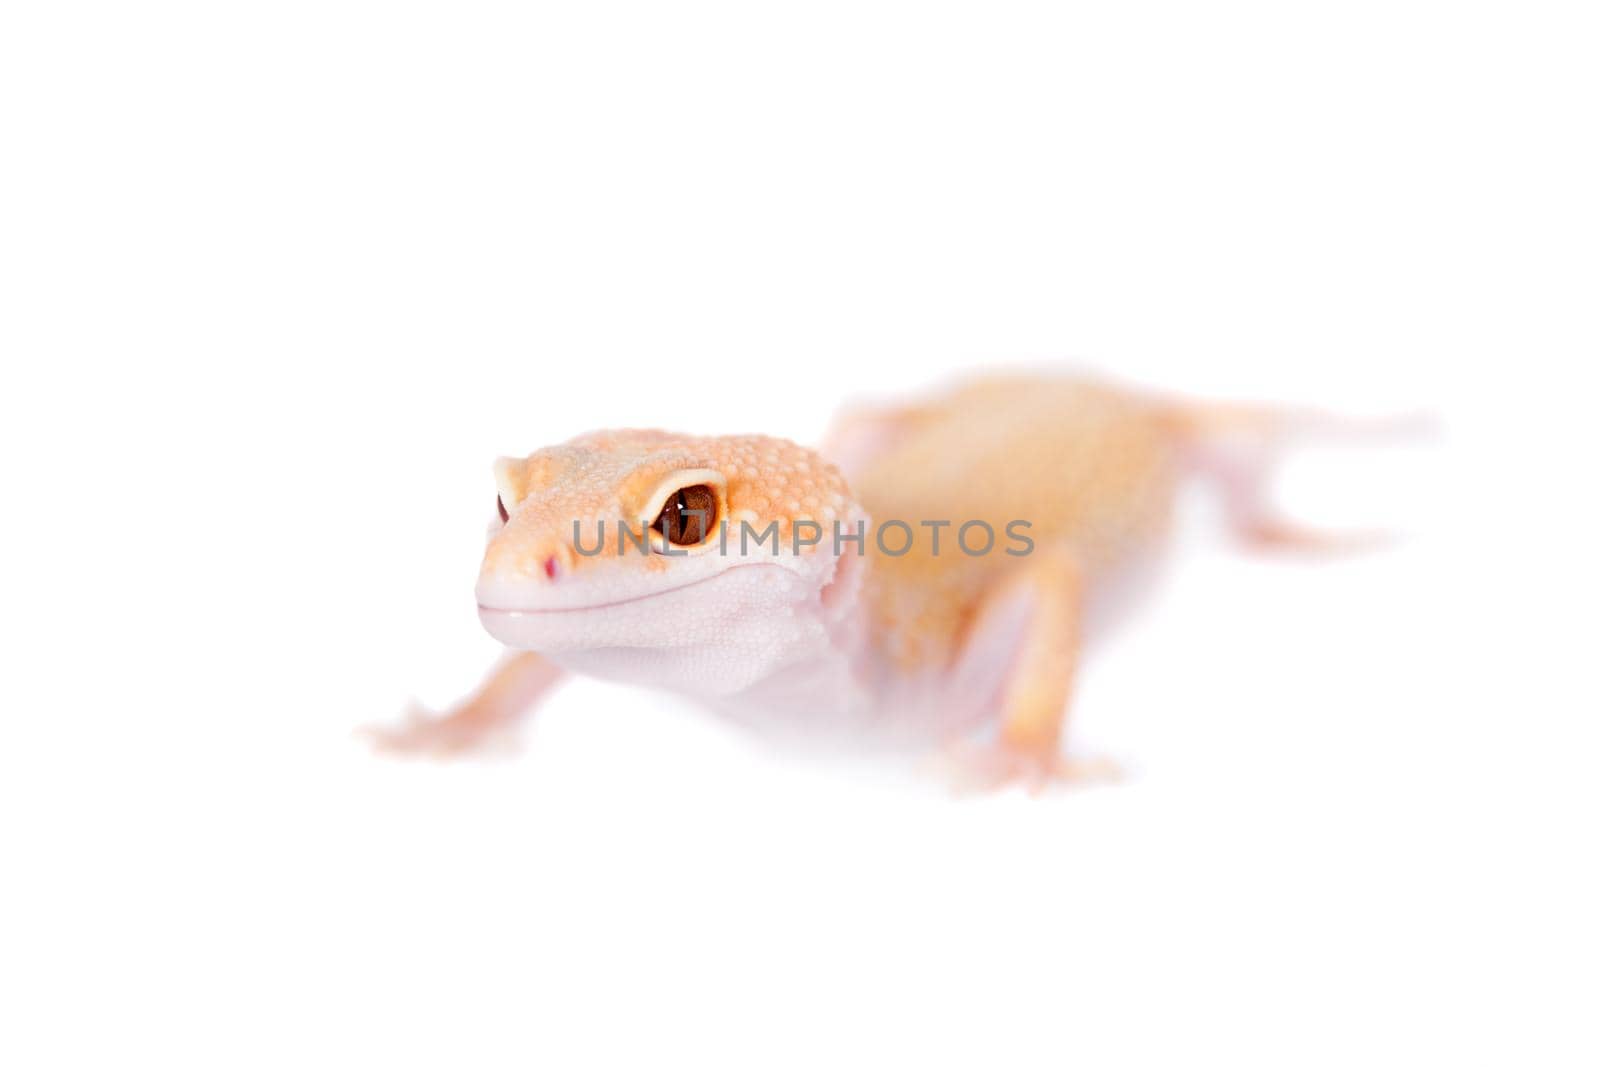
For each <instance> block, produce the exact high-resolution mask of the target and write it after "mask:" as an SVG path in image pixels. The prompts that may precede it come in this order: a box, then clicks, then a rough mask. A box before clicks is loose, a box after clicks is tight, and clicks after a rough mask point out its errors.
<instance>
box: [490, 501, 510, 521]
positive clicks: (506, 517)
mask: <svg viewBox="0 0 1600 1067" xmlns="http://www.w3.org/2000/svg"><path fill="white" fill-rule="evenodd" d="M494 506H495V507H497V508H499V509H500V521H501V522H510V521H511V513H510V512H508V511H506V502H505V501H504V500H501V499H500V498H499V497H495V498H494Z"/></svg>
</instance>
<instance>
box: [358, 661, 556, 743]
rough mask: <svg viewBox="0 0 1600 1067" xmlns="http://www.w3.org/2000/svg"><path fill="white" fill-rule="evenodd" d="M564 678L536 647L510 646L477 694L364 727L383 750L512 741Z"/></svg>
mask: <svg viewBox="0 0 1600 1067" xmlns="http://www.w3.org/2000/svg"><path fill="white" fill-rule="evenodd" d="M560 678H561V669H560V668H559V667H557V666H556V665H555V664H553V663H551V662H550V661H549V660H547V659H544V658H542V657H541V656H538V655H536V654H535V653H532V652H508V653H507V654H506V655H504V656H503V657H501V659H500V662H499V663H497V664H496V665H495V667H494V669H493V670H492V671H490V673H489V676H488V677H487V678H485V679H484V681H483V684H482V685H480V686H479V687H478V688H477V690H476V691H475V692H473V693H472V695H471V696H469V697H467V698H466V699H465V700H463V701H461V703H459V704H457V705H456V706H455V707H453V708H451V709H450V710H449V711H448V712H445V713H444V714H442V715H434V714H430V713H428V712H426V711H424V710H422V709H420V708H412V709H411V711H410V712H409V713H408V715H407V716H406V720H405V721H404V722H402V723H400V724H399V725H397V726H371V727H367V728H366V729H365V730H364V731H363V733H364V734H365V735H366V736H367V737H369V738H371V740H372V742H373V745H374V746H375V747H376V748H377V749H378V750H379V751H380V752H392V753H399V754H402V755H412V756H434V757H440V758H443V757H449V756H459V755H464V754H467V753H470V752H482V751H486V750H488V749H491V748H494V747H497V746H501V745H505V744H506V743H507V742H509V740H510V737H511V733H512V730H513V728H514V727H515V726H516V724H517V723H518V722H520V721H521V720H522V719H523V718H524V717H525V716H526V715H527V714H528V712H529V711H531V710H532V709H533V707H534V705H535V704H537V703H538V702H539V700H540V698H541V697H543V696H544V695H545V693H546V692H548V691H549V689H550V687H551V686H553V685H554V684H555V683H556V682H557V681H559V680H560Z"/></svg>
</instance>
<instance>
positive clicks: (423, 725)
mask: <svg viewBox="0 0 1600 1067" xmlns="http://www.w3.org/2000/svg"><path fill="white" fill-rule="evenodd" d="M357 732H358V734H359V736H361V737H363V738H364V739H366V740H367V741H368V742H370V743H371V745H372V747H373V748H374V749H375V750H376V751H378V752H382V753H384V754H386V755H396V756H426V757H431V758H433V759H452V758H455V757H458V756H479V755H504V754H510V753H512V752H515V751H516V749H517V747H518V745H517V739H516V736H515V734H514V733H513V731H512V730H511V727H510V724H508V723H504V722H495V721H486V720H485V718H484V717H483V716H480V715H474V714H471V712H470V710H469V709H462V710H460V711H456V712H452V713H451V714H448V715H436V714H434V713H432V712H429V711H427V710H426V709H425V708H422V707H420V706H419V705H416V704H413V705H411V706H410V707H409V708H407V709H406V716H405V719H404V720H403V721H402V722H400V723H398V724H397V725H392V726H390V725H383V726H376V725H375V726H366V727H363V728H361V729H360V730H359V731H357Z"/></svg>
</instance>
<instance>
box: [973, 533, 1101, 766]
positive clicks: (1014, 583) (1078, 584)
mask: <svg viewBox="0 0 1600 1067" xmlns="http://www.w3.org/2000/svg"><path fill="white" fill-rule="evenodd" d="M1019 597H1020V598H1022V601H1023V602H1022V604H1021V605H1020V606H1021V607H1022V609H1023V622H1022V624H1021V628H1020V631H1019V634H1020V639H1019V640H1018V642H1017V643H1016V647H1015V648H1014V649H1013V650H1012V658H1011V663H1010V667H1009V670H1008V671H1007V673H1006V678H1005V682H1004V685H1003V687H1002V691H1001V698H1000V699H1001V716H1000V727H999V733H998V736H997V737H996V738H995V739H994V740H993V741H991V742H982V743H980V742H969V743H963V744H961V745H959V746H957V747H955V748H953V749H952V750H950V752H949V753H948V755H949V756H950V757H951V762H952V763H953V764H954V772H955V773H954V784H955V785H956V786H957V787H958V788H966V789H972V788H979V789H995V788H1000V787H1003V786H1006V785H1010V784H1013V783H1022V784H1024V785H1026V786H1027V787H1029V788H1030V789H1033V790H1039V789H1042V788H1044V787H1045V786H1047V785H1050V784H1063V783H1085V782H1096V781H1108V780H1112V779H1115V778H1117V777H1119V776H1120V772H1119V771H1118V769H1117V768H1116V766H1115V765H1114V764H1113V763H1111V762H1110V761H1109V760H1085V759H1079V758H1074V757H1068V756H1066V755H1063V754H1062V751H1061V739H1062V729H1063V727H1064V725H1065V722H1066V716H1067V708H1068V703H1069V701H1070V699H1071V695H1072V684H1073V679H1074V677H1075V675H1076V674H1077V667H1078V647H1079V628H1080V615H1081V611H1082V603H1083V580H1082V574H1081V571H1080V569H1079V567H1078V564H1077V561H1076V560H1075V559H1074V558H1073V557H1072V555H1071V554H1070V553H1069V552H1067V551H1065V550H1045V551H1043V552H1041V554H1040V555H1039V556H1038V557H1036V558H1034V559H1032V560H1030V561H1028V563H1027V564H1025V565H1024V566H1023V567H1022V568H1020V570H1019V571H1018V572H1017V573H1016V574H1015V575H1014V576H1013V577H1012V578H1011V579H1009V580H1008V581H1007V582H1006V583H1005V585H1004V586H1002V587H1001V588H1000V589H998V590H996V591H995V592H994V593H993V594H991V595H990V597H989V598H988V599H987V600H986V602H985V604H984V605H983V606H982V607H981V608H980V612H979V614H980V623H979V626H978V627H977V628H975V629H977V630H981V628H982V621H981V620H982V617H983V616H986V615H994V614H997V613H1001V612H1005V611H1008V610H1015V608H1016V607H1018V606H1019V605H1018V602H1017V599H1016V598H1019Z"/></svg>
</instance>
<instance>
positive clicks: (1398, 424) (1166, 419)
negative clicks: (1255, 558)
mask: <svg viewBox="0 0 1600 1067" xmlns="http://www.w3.org/2000/svg"><path fill="white" fill-rule="evenodd" d="M1157 410H1158V415H1159V418H1160V420H1161V421H1162V423H1163V425H1164V426H1165V427H1166V429H1167V431H1168V432H1169V433H1170V434H1171V436H1172V438H1173V440H1174V442H1175V443H1176V446H1177V448H1178V451H1179V454H1180V455H1181V456H1182V457H1183V458H1184V460H1185V461H1186V462H1187V464H1188V465H1189V467H1190V469H1191V470H1192V472H1193V473H1195V474H1196V475H1197V476H1198V477H1200V478H1201V479H1203V480H1205V481H1207V482H1209V483H1210V484H1211V485H1213V486H1214V487H1215V488H1216V490H1217V492H1218V493H1219V495H1220V496H1221V499H1222V505H1223V509H1224V514H1225V515H1226V517H1227V520H1228V524H1229V526H1230V528H1231V529H1232V530H1233V532H1234V534H1235V535H1236V536H1237V537H1238V539H1239V541H1240V542H1241V543H1242V544H1244V545H1245V546H1246V547H1249V548H1254V549H1266V550H1295V551H1306V552H1314V553H1320V554H1338V553H1348V552H1359V551H1367V550H1370V549H1373V548H1379V547H1383V546H1386V545H1388V544H1391V543H1392V542H1393V541H1394V540H1395V537H1394V535H1393V534H1391V533H1388V532H1384V531H1374V530H1365V531H1359V530H1346V531H1334V530H1321V529H1316V528H1313V527H1309V526H1305V525H1302V524H1300V523H1297V522H1295V521H1293V520H1292V519H1289V518H1287V517H1285V516H1283V515H1282V514H1280V513H1279V512H1278V510H1277V509H1276V508H1275V507H1274V506H1273V504H1272V502H1271V493H1270V488H1271V477H1272V473H1273V470H1274V469H1275V467H1276V466H1277V463H1278V460H1279V459H1280V457H1281V456H1282V454H1283V452H1284V450H1285V449H1286V448H1287V447H1289V446H1290V445H1292V444H1294V443H1297V442H1300V441H1305V440H1321V441H1337V442H1340V443H1349V444H1363V445H1367V444H1393V443H1398V442H1401V441H1409V440H1417V439H1419V438H1425V437H1431V436H1433V435H1434V434H1435V433H1437V430H1438V423H1437V420H1436V419H1435V418H1434V417H1433V416H1431V415H1428V414H1426V413H1422V412H1415V413H1408V414H1402V415H1389V416H1381V417H1377V418H1359V417H1352V416H1347V415H1339V414H1335V413H1332V412H1327V411H1321V410H1317V409H1313V408H1293V407H1270V406H1259V405H1251V404H1234V403H1219V402H1208V401H1186V400H1179V401H1161V402H1159V405H1158V409H1157Z"/></svg>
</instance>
